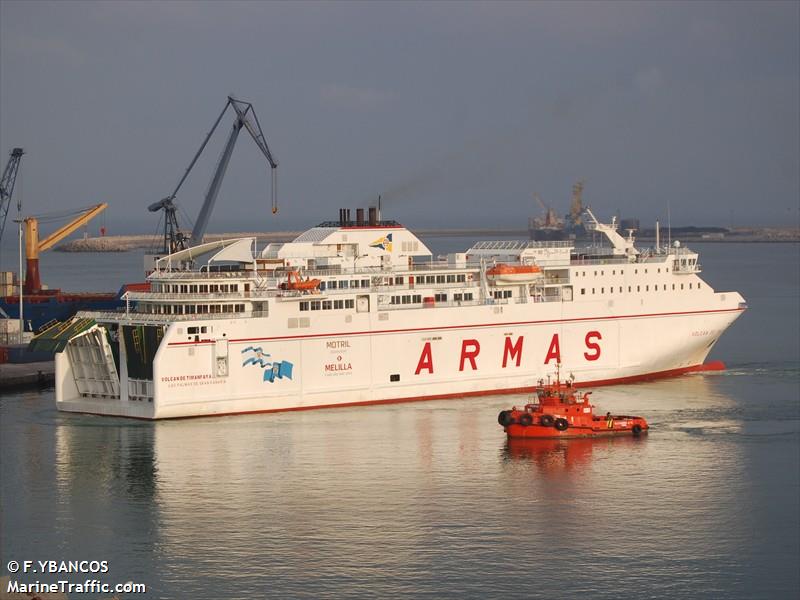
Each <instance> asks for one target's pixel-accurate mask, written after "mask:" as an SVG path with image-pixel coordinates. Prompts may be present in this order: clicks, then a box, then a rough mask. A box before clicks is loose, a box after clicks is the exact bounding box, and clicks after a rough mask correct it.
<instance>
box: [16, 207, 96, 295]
mask: <svg viewBox="0 0 800 600" xmlns="http://www.w3.org/2000/svg"><path fill="white" fill-rule="evenodd" d="M106 208H108V204H107V203H105V202H103V203H101V204H96V205H94V206H91V207H89V208H87V209H85V210H82V211H81V212H80V214H79V215H78V216H77V217H75V218H74V219H72V220H71V221H70V222H69V223H67V224H66V225H64V226H63V227H61V228H59V229H57V230H56V231H54V232H53V233H51V234H50V235H48V236H47V237H46V238H45V239H43V240H42V241H39V219H38V218H37V217H25V218H24V219H23V220H22V222H23V223H24V224H25V261H26V264H25V295H26V296H29V295H31V294H36V293H38V292H40V291H41V289H42V281H41V278H40V276H39V254H40V253H42V252H44V251H45V250H48V249H50V248H52V247H53V246H55V245H56V244H57V243H58V242H60V241H61V240H63V239H64V238H65V237H67V236H68V235H69V234H71V233H72V232H73V231H75V230H77V229H78V228H80V227H82V226H83V225H86V224H87V223H88V222H89V221H91V220H92V219H94V218H95V217H96V216H97V215H99V214H100V213H101V212H103V211H104V210H105V209H106ZM73 214H74V213H73Z"/></svg>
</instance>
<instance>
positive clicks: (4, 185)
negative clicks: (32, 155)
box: [0, 148, 25, 240]
mask: <svg viewBox="0 0 800 600" xmlns="http://www.w3.org/2000/svg"><path fill="white" fill-rule="evenodd" d="M23 154H25V151H24V150H23V149H22V148H14V149H13V150H11V153H10V156H9V158H8V162H7V163H6V168H5V169H4V170H3V177H2V178H0V240H2V239H3V231H4V230H5V228H6V219H7V218H8V209H9V208H10V207H11V196H12V195H13V194H14V184H15V183H16V181H17V173H19V163H20V161H21V160H22V155H23ZM21 210H22V198H21V197H19V195H18V196H17V212H19V211H21Z"/></svg>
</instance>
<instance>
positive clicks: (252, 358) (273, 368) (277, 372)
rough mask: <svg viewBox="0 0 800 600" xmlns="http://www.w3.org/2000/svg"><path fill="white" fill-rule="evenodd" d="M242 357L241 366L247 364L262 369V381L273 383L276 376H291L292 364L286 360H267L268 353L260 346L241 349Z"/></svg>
mask: <svg viewBox="0 0 800 600" xmlns="http://www.w3.org/2000/svg"><path fill="white" fill-rule="evenodd" d="M242 358H243V359H244V361H243V362H242V366H243V367H246V366H247V365H253V366H256V367H261V368H262V369H264V381H269V382H270V383H273V382H274V381H275V378H276V377H277V378H278V379H283V378H284V377H285V378H286V379H291V378H292V368H293V367H294V365H293V364H292V363H290V362H289V361H288V360H284V361H280V362H274V361H272V362H270V361H269V360H268V359H269V358H270V355H269V354H265V353H264V350H263V349H262V348H261V346H258V347H254V346H248V347H247V348H245V349H244V350H242Z"/></svg>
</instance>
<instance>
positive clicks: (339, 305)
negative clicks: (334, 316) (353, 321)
mask: <svg viewBox="0 0 800 600" xmlns="http://www.w3.org/2000/svg"><path fill="white" fill-rule="evenodd" d="M333 308H334V309H340V308H344V300H334V301H333Z"/></svg>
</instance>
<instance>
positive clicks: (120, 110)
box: [0, 0, 800, 233]
mask: <svg viewBox="0 0 800 600" xmlns="http://www.w3.org/2000/svg"><path fill="white" fill-rule="evenodd" d="M799 7H800V3H798V2H763V1H759V2H752V3H748V2H721V3H700V2H681V3H677V2H676V3H671V2H623V3H603V2H588V3H580V2H559V3H546V2H529V3H525V2H513V3H501V2H487V3H481V2H474V3H463V4H462V3H456V2H439V3H435V2H430V3H414V2H402V3H389V2H375V3H366V2H358V3H335V2H324V3H314V2H296V3H269V2H245V3H236V2H220V3H214V2H202V3H193V2H165V3H156V2H121V1H114V2H107V3H103V2H88V3H83V2H65V1H61V2H55V3H49V2H12V1H8V0H2V2H1V3H0V152H2V165H3V166H5V162H6V160H7V158H8V152H9V151H10V149H11V148H12V147H13V146H23V147H24V148H25V150H26V152H27V155H26V156H25V157H24V158H23V164H22V176H21V179H20V182H19V183H18V189H17V192H18V193H22V194H23V202H24V213H25V214H33V213H41V212H44V211H46V210H51V209H67V208H73V207H79V206H84V205H88V204H92V203H97V202H101V201H107V202H109V204H110V208H109V210H108V211H107V216H106V217H105V224H106V226H107V227H108V229H109V232H110V233H121V232H124V231H129V230H131V229H137V230H140V231H143V232H146V233H150V232H152V231H154V230H155V228H156V224H157V221H158V219H157V217H155V216H153V215H151V214H150V213H148V212H147V210H146V209H147V206H148V204H150V203H151V202H154V201H156V200H159V199H161V198H163V197H164V196H166V195H168V194H169V193H170V192H171V191H172V189H173V187H174V186H175V184H176V183H177V181H178V179H179V178H180V176H181V175H182V173H183V171H184V169H185V168H186V166H187V165H188V163H189V160H190V159H191V157H192V155H193V153H194V152H195V150H196V149H197V147H198V146H199V145H200V142H201V141H202V139H203V136H204V135H205V134H206V132H207V131H208V130H209V129H210V128H211V125H212V123H213V120H214V119H215V118H216V116H217V114H218V113H219V111H220V110H221V109H222V107H223V105H224V103H225V99H226V96H227V95H228V94H229V93H234V94H236V95H237V96H238V97H240V98H242V99H244V100H248V101H251V102H252V103H253V104H254V106H255V108H256V112H257V114H258V116H259V118H260V121H261V124H262V126H263V128H264V131H265V133H266V137H267V141H268V143H269V145H270V147H271V149H272V151H273V152H274V154H275V156H276V157H277V159H278V161H279V163H280V167H279V169H278V176H279V198H280V200H279V203H280V213H279V215H278V216H277V217H274V216H272V215H271V214H270V211H269V187H268V168H267V166H266V161H265V160H264V158H263V156H262V155H261V154H260V153H259V151H258V150H257V148H256V146H255V144H254V143H253V141H252V140H251V139H250V138H249V136H248V135H247V134H246V133H242V135H241V136H240V137H239V141H238V144H237V146H236V149H235V151H234V154H233V158H232V160H231V165H230V168H229V170H228V174H227V177H226V179H225V181H224V184H223V186H222V191H221V193H220V195H219V199H218V201H217V206H216V209H215V211H214V214H213V216H212V218H211V226H210V231H230V230H232V229H238V230H242V229H245V230H253V229H256V230H273V229H286V228H291V229H294V228H302V227H305V226H310V225H313V224H316V223H318V222H320V221H322V220H326V219H335V218H336V217H337V215H338V208H339V207H340V206H342V207H345V206H346V207H350V208H353V209H354V208H355V207H356V206H367V205H368V203H369V202H370V201H373V200H374V199H375V197H376V196H377V194H379V193H382V194H383V196H384V201H385V202H384V213H383V216H384V217H385V218H395V219H397V220H399V221H401V222H403V223H405V224H407V225H409V226H410V227H415V226H416V227H424V226H431V225H442V226H452V227H460V226H469V225H474V224H485V225H487V226H488V225H497V226H503V227H507V226H514V225H520V226H524V225H525V224H526V221H527V217H528V216H529V215H537V214H539V212H540V209H539V208H538V207H537V206H536V205H535V204H534V202H533V200H532V194H533V192H538V193H539V194H540V195H541V196H542V197H543V198H544V200H545V201H547V202H549V203H552V204H554V205H555V206H556V207H557V208H558V210H559V212H561V213H562V214H563V213H564V212H566V210H567V207H568V202H569V194H570V188H571V186H572V184H573V183H574V182H575V181H576V180H577V179H585V180H586V188H585V195H584V198H585V200H586V201H587V202H588V203H589V204H591V205H592V207H593V208H594V209H595V212H596V213H597V214H598V216H610V215H611V214H613V213H616V212H617V211H618V210H619V211H620V212H621V214H622V216H623V217H638V218H640V219H641V220H642V222H643V223H652V221H653V220H654V219H656V218H658V217H660V218H661V219H662V220H665V219H666V213H667V205H668V204H669V206H670V210H671V217H672V223H673V224H714V225H729V224H730V223H731V221H732V220H733V222H734V223H735V224H738V225H741V224H781V223H791V222H794V223H797V221H798V203H799V201H800V200H799V198H800V183H799V180H800V174H799V173H800V124H799V120H800V119H799V115H798V113H799V112H800V108H799V107H800V91H799V89H800V41H799V33H798V31H799V30H800V8H799ZM232 121H233V118H232V116H231V115H228V116H227V117H226V118H225V120H224V122H223V125H221V127H220V129H219V130H218V134H217V135H215V137H214V138H213V139H212V141H211V143H210V145H209V147H208V148H207V149H206V154H205V155H204V159H202V160H201V161H200V162H199V163H198V165H197V167H196V168H195V170H194V171H193V173H192V175H191V176H190V179H189V180H188V183H187V185H185V186H184V189H183V190H182V191H181V193H180V194H179V196H178V202H179V203H180V204H181V206H182V208H183V210H184V212H185V215H187V216H188V217H190V218H191V219H194V218H196V216H197V213H198V212H199V209H200V205H201V202H202V197H203V195H204V193H205V190H206V187H207V186H208V182H209V180H210V178H211V174H212V170H213V167H214V164H215V162H216V160H217V158H218V156H219V154H220V152H221V150H222V146H223V143H224V139H225V137H226V135H227V133H228V130H229V128H230V124H231V123H232ZM181 217H182V224H183V223H185V222H186V216H184V215H183V214H182V215H181Z"/></svg>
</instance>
